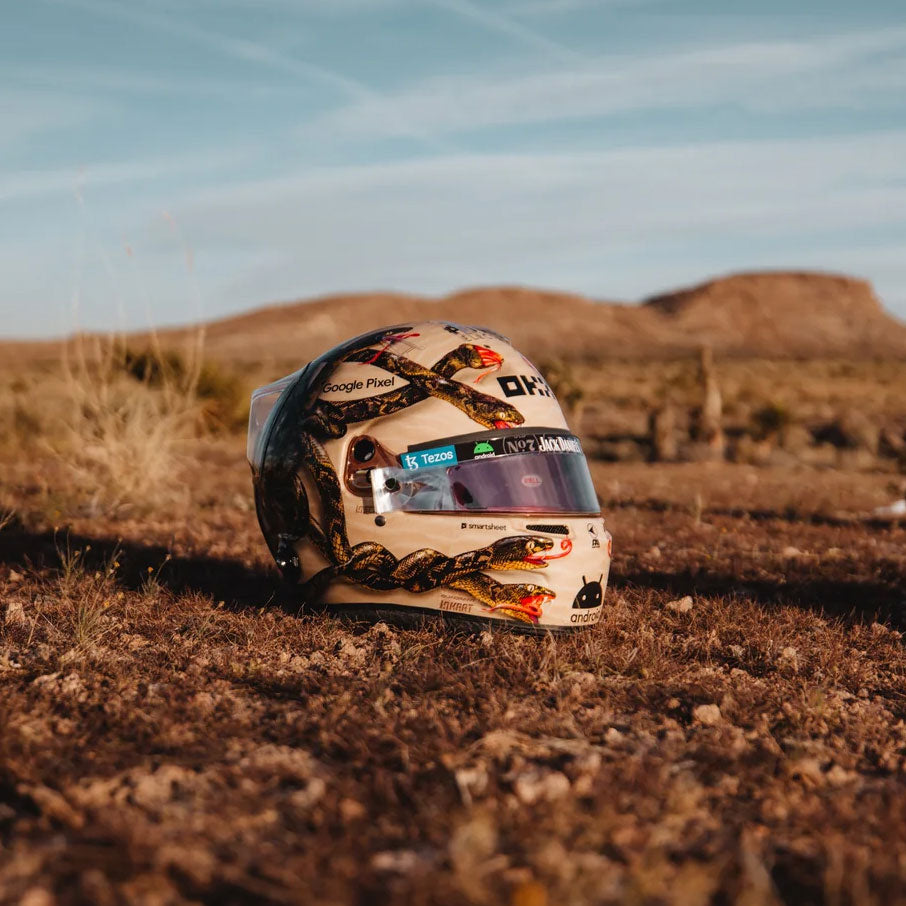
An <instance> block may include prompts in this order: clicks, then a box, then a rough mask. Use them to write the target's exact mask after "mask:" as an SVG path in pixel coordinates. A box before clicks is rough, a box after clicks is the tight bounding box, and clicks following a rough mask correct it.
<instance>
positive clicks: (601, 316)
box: [0, 271, 906, 364]
mask: <svg viewBox="0 0 906 906" xmlns="http://www.w3.org/2000/svg"><path fill="white" fill-rule="evenodd" d="M432 318H435V319H444V320H451V321H459V322H461V323H465V324H480V325H484V326H487V327H491V328H493V329H495V330H497V331H500V332H501V333H504V334H506V335H507V336H509V337H510V338H511V339H512V340H513V342H514V343H515V344H516V345H517V346H518V347H519V348H520V349H523V350H524V351H525V352H526V354H528V355H529V356H530V357H534V358H548V357H551V356H554V355H556V356H579V357H582V358H586V359H589V358H601V357H606V358H641V357H658V358H662V357H672V356H676V355H683V354H688V353H690V352H692V351H695V350H697V349H698V348H699V347H701V346H702V345H703V344H707V345H710V346H711V347H712V348H713V349H714V352H715V353H716V354H718V355H732V356H753V357H767V358H800V357H837V356H843V357H857V358H864V357H874V356H886V357H897V358H900V357H906V325H904V324H903V323H901V322H900V321H898V320H897V319H895V318H893V317H892V316H891V315H889V314H887V313H886V312H885V311H884V309H883V307H882V305H881V303H880V301H879V300H878V298H877V297H876V296H875V294H874V291H873V290H872V287H871V284H869V283H868V282H866V281H864V280H859V279H855V278H853V277H846V276H841V275H834V274H825V273H809V272H786V271H777V272H758V273H740V274H733V275H730V276H726V277H720V278H717V279H713V280H709V281H707V282H705V283H702V284H700V285H698V286H693V287H690V288H686V289H680V290H677V291H675V292H670V293H664V294H661V295H657V296H652V297H650V298H649V299H647V300H645V301H644V302H643V303H642V304H640V305H629V304H623V303H617V302H596V301H592V300H590V299H587V298H584V297H582V296H577V295H572V294H569V293H559V292H553V291H546V290H536V289H527V288H523V287H507V286H504V287H487V288H478V289H469V290H464V291H461V292H456V293H453V294H451V295H449V296H446V297H444V298H441V299H430V298H421V297H418V296H411V295H404V294H400V293H360V294H354V295H336V296H327V297H323V298H319V299H314V300H309V301H302V302H293V303H288V304H282V305H271V306H267V307H265V308H260V309H257V310H255V311H251V312H247V313H245V314H241V315H236V316H233V317H228V318H223V319H219V320H217V321H212V322H210V323H209V324H208V325H207V329H206V346H205V348H206V352H207V354H208V355H210V356H213V357H215V358H220V359H223V360H229V361H235V362H239V363H248V364H252V363H260V364H269V363H277V362H280V363H298V364H301V363H303V362H305V361H308V360H309V359H311V358H313V357H314V356H316V355H319V354H320V353H321V352H323V351H325V350H326V349H328V348H330V347H331V346H332V345H334V344H335V343H337V342H339V341H340V340H343V339H347V338H348V337H350V336H354V335H355V334H357V333H361V332H363V331H365V330H368V329H371V328H374V327H379V326H383V325H389V324H404V323H406V322H411V321H415V320H423V319H432ZM188 331H189V328H180V329H170V330H165V331H161V332H160V334H159V335H160V337H161V339H162V340H163V341H167V340H177V339H179V338H180V337H183V336H185V335H186V333H187V332H188ZM134 341H135V342H136V343H140V342H141V341H142V335H141V334H137V335H136V336H135V337H134ZM50 345H51V344H35V343H29V344H12V343H4V344H0V351H2V350H11V349H12V348H13V347H18V349H19V350H20V351H21V352H22V353H25V349H26V348H29V349H32V351H33V352H36V351H37V348H42V349H43V350H45V352H46V351H47V350H48V347H49V346H50Z"/></svg>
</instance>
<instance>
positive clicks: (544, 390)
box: [497, 374, 554, 398]
mask: <svg viewBox="0 0 906 906" xmlns="http://www.w3.org/2000/svg"><path fill="white" fill-rule="evenodd" d="M497 383H498V384H500V389H501V390H502V391H503V395H504V396H505V397H508V398H509V397H513V396H553V395H554V394H553V391H552V390H551V388H550V387H548V386H547V381H545V380H544V378H543V377H541V375H535V376H533V377H530V376H529V375H527V374H507V375H504V376H503V377H499V378H497Z"/></svg>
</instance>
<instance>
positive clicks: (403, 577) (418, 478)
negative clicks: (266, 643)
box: [248, 321, 611, 630]
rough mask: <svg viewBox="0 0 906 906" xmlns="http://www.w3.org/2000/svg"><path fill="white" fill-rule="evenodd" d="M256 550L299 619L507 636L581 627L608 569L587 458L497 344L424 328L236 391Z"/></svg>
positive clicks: (525, 370) (598, 600)
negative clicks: (456, 624) (487, 624)
mask: <svg viewBox="0 0 906 906" xmlns="http://www.w3.org/2000/svg"><path fill="white" fill-rule="evenodd" d="M248 460H249V463H250V465H251V468H252V477H253V484H254V492H255V505H256V510H257V513H258V520H259V523H260V525H261V529H262V532H263V534H264V538H265V540H266V542H267V544H268V547H269V548H270V551H271V553H272V554H273V556H274V559H275V560H276V562H277V566H278V568H279V569H280V572H281V573H282V575H283V578H284V580H285V581H286V583H287V584H288V585H289V587H290V588H291V589H292V590H293V592H294V594H295V595H296V596H297V598H298V600H299V601H300V602H301V603H302V604H303V605H306V604H307V605H310V606H312V607H315V606H327V607H330V608H331V609H339V610H342V609H343V608H350V609H353V610H355V611H356V612H362V611H363V610H365V611H368V610H371V611H377V612H378V613H380V614H384V613H386V611H387V610H388V609H396V610H399V609H402V610H403V611H404V612H413V611H415V612H422V613H424V612H430V613H441V614H446V615H452V616H457V617H464V618H478V619H483V620H491V621H495V622H496V623H499V624H505V625H509V626H511V627H513V628H519V629H542V630H548V629H549V630H565V629H572V628H578V627H582V626H588V625H591V624H594V623H596V622H597V621H598V620H599V618H600V616H601V612H602V606H603V598H604V590H605V588H606V585H607V577H608V571H609V568H610V556H611V536H610V534H609V533H608V531H607V530H606V528H605V526H604V521H603V519H602V516H601V509H600V505H599V503H598V499H597V496H596V494H595V490H594V486H593V484H592V480H591V476H590V474H589V470H588V465H587V463H586V460H585V455H584V454H583V452H582V446H581V444H580V442H579V439H578V438H577V437H575V436H574V435H573V434H572V433H571V432H570V430H569V428H568V426H567V424H566V420H565V419H564V417H563V413H562V411H561V409H560V406H559V404H558V403H557V400H556V398H555V396H554V393H553V392H552V390H551V388H550V387H549V386H548V384H547V383H546V382H545V380H544V378H543V377H542V375H541V374H540V372H539V371H538V370H537V369H536V368H535V367H534V366H533V365H532V364H531V362H529V361H528V359H526V358H525V357H524V356H523V355H521V354H520V353H518V352H517V351H516V350H515V349H514V348H513V347H512V346H511V345H510V342H509V341H508V340H507V339H506V338H505V337H502V336H500V335H499V334H497V333H494V332H493V331H490V330H486V329H483V328H479V327H464V326H460V325H458V324H452V323H446V322H439V321H426V322H421V323H414V324H405V325H397V326H393V327H386V328H382V329H380V330H375V331H371V332H369V333H365V334H362V335H361V336H359V337H356V338H354V339H352V340H349V341H348V342H346V343H343V344H341V345H339V346H336V347H335V348H333V349H331V350H330V351H329V352H326V353H325V354H324V355H322V356H321V357H320V358H318V359H315V360H314V361H313V362H311V363H309V364H308V365H306V366H305V367H303V368H301V369H300V370H299V371H297V372H295V373H294V374H291V375H289V376H288V377H285V378H282V379H280V380H278V381H275V382H274V383H272V384H268V385H267V386H264V387H260V388H259V389H257V390H256V391H255V392H254V393H253V394H252V404H251V412H250V417H249V436H248Z"/></svg>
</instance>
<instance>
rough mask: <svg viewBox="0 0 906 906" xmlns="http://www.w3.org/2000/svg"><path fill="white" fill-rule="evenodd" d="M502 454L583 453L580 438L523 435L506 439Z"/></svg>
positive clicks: (564, 435) (504, 439) (559, 435)
mask: <svg viewBox="0 0 906 906" xmlns="http://www.w3.org/2000/svg"><path fill="white" fill-rule="evenodd" d="M501 446H502V449H501V452H502V453H581V452H582V445H581V444H580V443H579V440H578V438H575V437H572V436H571V435H568V434H521V435H519V436H517V437H504V438H503V440H502V444H501Z"/></svg>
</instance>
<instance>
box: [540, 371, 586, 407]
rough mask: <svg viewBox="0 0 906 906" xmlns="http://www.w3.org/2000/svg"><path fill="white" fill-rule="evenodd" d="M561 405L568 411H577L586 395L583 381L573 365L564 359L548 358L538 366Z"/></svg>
mask: <svg viewBox="0 0 906 906" xmlns="http://www.w3.org/2000/svg"><path fill="white" fill-rule="evenodd" d="M538 370H539V371H540V372H541V374H542V375H543V376H544V380H546V381H547V383H548V385H549V386H550V388H551V390H553V391H554V394H555V395H556V397H557V399H558V400H559V402H560V405H561V406H563V408H564V409H566V410H567V411H568V412H575V411H576V410H577V409H578V408H579V404H580V403H581V402H582V400H583V399H584V397H585V391H584V389H583V387H582V382H581V381H580V380H579V379H578V378H577V377H576V374H575V372H574V371H573V369H572V366H571V365H570V364H569V363H568V362H565V361H563V359H559V358H555V359H547V360H545V361H543V362H541V364H540V365H539V366H538Z"/></svg>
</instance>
